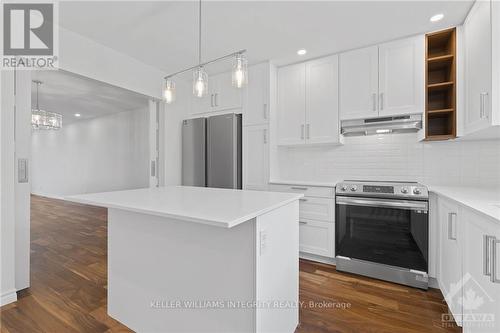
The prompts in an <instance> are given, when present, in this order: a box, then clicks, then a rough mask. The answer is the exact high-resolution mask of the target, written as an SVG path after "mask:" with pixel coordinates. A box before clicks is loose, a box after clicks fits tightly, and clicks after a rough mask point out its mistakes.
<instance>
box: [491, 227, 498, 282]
mask: <svg viewBox="0 0 500 333" xmlns="http://www.w3.org/2000/svg"><path fill="white" fill-rule="evenodd" d="M498 243H500V240H499V239H496V237H493V239H492V242H491V258H490V260H491V275H490V281H491V282H493V283H500V279H498V278H497V244H498Z"/></svg>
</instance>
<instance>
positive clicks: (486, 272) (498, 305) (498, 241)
mask: <svg viewBox="0 0 500 333" xmlns="http://www.w3.org/2000/svg"><path fill="white" fill-rule="evenodd" d="M463 220H464V235H465V237H464V249H463V250H464V251H463V253H464V257H463V273H464V275H463V280H462V281H461V282H462V283H461V285H460V286H459V287H461V290H462V293H463V295H462V297H463V298H462V303H463V327H464V332H491V333H493V332H500V255H499V254H498V253H499V252H500V224H499V223H498V221H497V222H494V221H491V220H489V219H488V218H486V217H484V216H482V215H480V214H477V213H476V212H474V211H472V210H464V213H463Z"/></svg>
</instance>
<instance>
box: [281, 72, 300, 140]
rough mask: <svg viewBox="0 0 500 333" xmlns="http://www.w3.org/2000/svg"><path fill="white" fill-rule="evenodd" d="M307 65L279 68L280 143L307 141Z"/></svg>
mask: <svg viewBox="0 0 500 333" xmlns="http://www.w3.org/2000/svg"><path fill="white" fill-rule="evenodd" d="M305 109H306V67H305V64H296V65H291V66H286V67H281V68H279V69H278V144H279V145H296V144H302V143H305V119H306V115H305Z"/></svg>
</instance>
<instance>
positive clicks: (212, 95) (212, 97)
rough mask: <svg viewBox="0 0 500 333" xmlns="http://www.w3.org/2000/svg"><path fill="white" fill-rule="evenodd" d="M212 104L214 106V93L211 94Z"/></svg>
mask: <svg viewBox="0 0 500 333" xmlns="http://www.w3.org/2000/svg"><path fill="white" fill-rule="evenodd" d="M210 106H211V107H214V94H211V95H210Z"/></svg>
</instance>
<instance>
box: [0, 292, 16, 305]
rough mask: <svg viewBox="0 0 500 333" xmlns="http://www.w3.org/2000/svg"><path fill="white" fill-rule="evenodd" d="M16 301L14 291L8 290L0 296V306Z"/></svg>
mask: <svg viewBox="0 0 500 333" xmlns="http://www.w3.org/2000/svg"><path fill="white" fill-rule="evenodd" d="M15 301H17V293H16V290H15V289H12V290H9V291H7V292H5V293H3V294H2V295H0V306H4V305H7V304H9V303H12V302H15Z"/></svg>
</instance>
